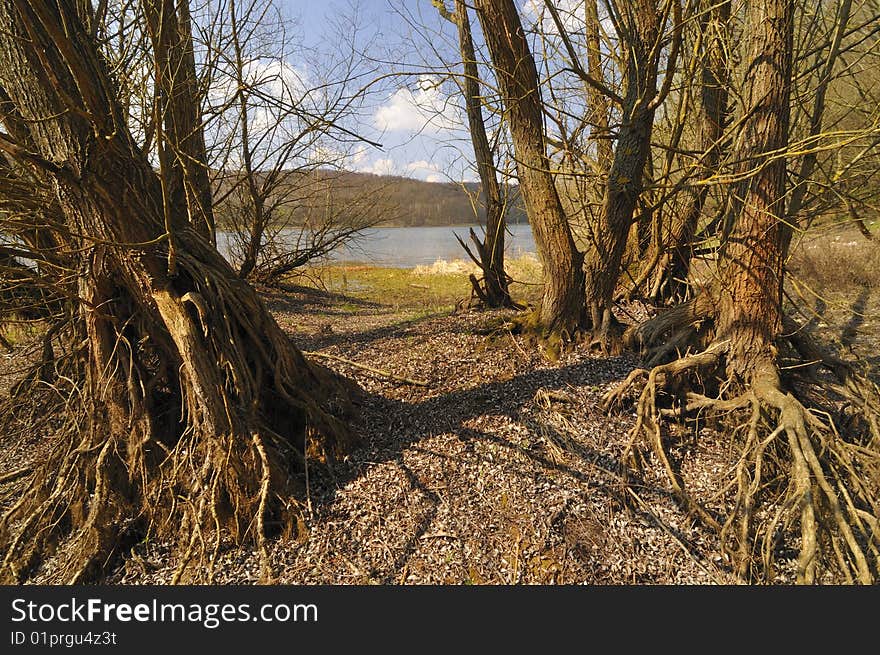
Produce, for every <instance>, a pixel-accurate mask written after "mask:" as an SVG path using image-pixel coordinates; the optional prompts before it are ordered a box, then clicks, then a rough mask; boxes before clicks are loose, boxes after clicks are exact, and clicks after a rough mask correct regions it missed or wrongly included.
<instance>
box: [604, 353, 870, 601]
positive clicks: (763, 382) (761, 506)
mask: <svg viewBox="0 0 880 655" xmlns="http://www.w3.org/2000/svg"><path fill="white" fill-rule="evenodd" d="M802 339H806V338H805V337H803V336H802ZM799 345H800V347H801V350H804V349H806V348H807V345H806V342H805V343H801V344H799ZM810 348H813V349H814V350H813V352H812V354H813V355H816V354H817V352H818V350H817V349H816V346H814V345H811V346H810ZM730 356H731V351H730V350H729V347H728V344H727V343H726V342H713V343H711V344H710V345H709V346H708V347H707V348H705V349H704V350H702V351H700V352H698V353H696V354H693V355H685V356H683V357H680V358H678V359H674V360H673V361H672V362H669V363H665V364H660V365H657V366H655V367H653V368H651V369H638V370H636V371H633V373H631V374H630V376H629V377H628V378H627V379H626V380H625V381H624V382H623V383H622V384H621V385H619V386H618V387H617V388H616V389H614V390H612V391H611V392H609V393H608V394H607V395H606V397H605V399H604V404H605V407H606V408H611V407H612V406H614V405H617V404H619V403H621V402H623V400H624V399H625V398H626V396H627V395H628V394H629V393H630V392H631V391H632V389H633V388H634V387H635V386H636V385H637V384H639V383H640V382H641V381H644V386H643V387H642V388H641V390H640V392H639V395H638V401H637V403H638V405H637V419H636V425H635V427H634V428H633V430H632V433H631V441H630V447H629V448H628V454H629V455H630V462H631V463H634V464H638V460H637V454H638V450H637V445H638V444H639V443H640V442H644V443H645V444H647V445H648V446H649V448H650V450H651V451H652V452H653V454H654V456H655V457H656V458H657V459H658V460H659V461H660V463H661V465H662V467H663V469H664V471H665V473H666V476H667V477H668V479H669V481H670V484H671V486H672V489H673V491H674V492H675V494H676V495H677V497H678V498H679V499H680V500H681V501H682V503H683V504H684V505H685V507H687V508H688V509H689V510H690V511H692V512H693V513H694V514H695V515H696V516H698V517H699V519H700V520H701V521H702V522H703V523H704V524H705V525H707V526H710V527H711V528H713V529H715V530H716V531H717V532H718V534H719V537H720V539H719V541H720V548H721V550H722V553H723V554H724V555H725V557H726V558H727V560H728V562H729V563H730V564H731V565H732V566H733V567H734V568H735V570H736V571H737V573H738V574H739V575H740V576H741V577H742V578H743V579H744V580H749V581H751V580H764V581H771V580H772V579H773V577H774V568H775V566H776V564H777V563H778V560H779V552H780V549H781V546H782V545H783V543H784V541H785V539H786V538H789V537H792V536H794V535H793V534H792V532H791V530H792V529H794V528H795V527H796V528H797V530H798V532H799V535H798V539H799V542H800V545H799V548H798V550H799V554H798V562H797V574H796V575H797V582H799V583H806V584H811V583H815V582H818V581H820V580H821V579H823V577H822V576H823V573H829V574H830V575H831V576H832V577H831V578H830V579H832V580H843V581H847V582H850V583H855V582H858V583H861V584H872V583H876V581H877V580H878V579H880V524H878V519H877V517H878V516H880V438H878V436H877V431H876V430H877V417H878V416H880V413H878V411H877V410H878V407H880V404H878V399H880V393H878V392H877V388H876V386H874V385H872V384H871V383H870V382H869V381H868V380H867V379H866V378H864V377H862V376H858V375H856V374H855V373H854V372H853V370H852V368H851V367H847V366H842V365H841V363H840V362H839V360H834V359H831V358H828V357H825V358H824V359H822V358H820V360H819V361H820V362H822V363H823V364H825V365H826V366H827V367H828V368H833V367H836V368H837V370H836V371H835V373H836V374H837V375H839V376H840V377H841V378H842V380H841V384H840V385H837V386H835V387H834V389H833V391H834V395H835V400H836V409H834V408H831V407H829V408H820V407H807V406H805V405H804V403H803V402H802V401H801V400H799V399H798V397H796V395H795V394H794V393H793V392H791V391H788V390H786V389H785V388H783V385H782V382H781V380H780V378H779V372H778V369H777V366H776V364H775V362H774V361H773V359H772V357H773V355H772V353H770V354H768V359H767V361H766V362H765V363H764V364H762V365H759V366H756V367H755V369H754V371H755V372H754V375H753V376H752V377H751V379H750V380H749V381H748V383H747V384H742V382H741V381H738V380H737V381H735V380H732V379H730V378H729V377H727V376H726V373H725V371H726V370H727V368H726V360H727V359H729V358H730ZM719 380H720V383H719ZM817 382H818V380H817V379H816V378H812V379H806V378H805V379H803V380H801V381H800V382H799V383H798V384H795V381H794V380H791V384H790V385H789V386H790V388H792V389H802V388H804V387H805V386H808V385H809V384H812V385H813V386H815V385H816V384H817ZM823 388H825V389H827V388H828V385H827V384H825V385H823ZM799 395H800V392H799ZM670 398H673V399H675V400H677V401H678V404H677V405H676V404H675V403H672V404H670V403H669V402H668V401H669V399H670ZM853 405H854V406H857V407H858V409H859V411H860V412H862V413H863V415H862V419H863V420H861V421H857V422H852V421H851V422H849V425H848V426H847V427H846V429H839V426H840V425H841V424H842V422H841V420H840V419H841V416H842V414H841V413H840V410H841V409H845V408H846V407H847V406H853ZM672 416H679V417H684V418H685V419H696V418H699V419H700V420H706V419H708V418H715V419H719V420H721V421H722V424H724V425H727V426H730V425H731V421H733V422H734V423H733V425H734V427H733V429H732V430H728V431H726V434H729V435H730V436H731V438H732V439H733V440H734V445H735V449H734V451H733V452H736V453H737V457H736V461H735V463H734V464H733V465H732V466H731V468H730V469H729V471H728V474H727V475H728V476H729V479H727V480H723V481H721V482H722V487H723V493H722V494H721V495H722V496H724V498H725V502H724V503H723V504H722V505H721V506H720V507H717V508H716V509H715V510H711V511H710V510H708V509H706V508H705V507H704V505H703V502H708V501H710V500H716V499H696V498H693V497H692V495H691V494H690V492H689V491H688V488H687V485H686V481H685V480H684V479H683V476H682V474H681V473H680V471H679V470H678V469H677V468H676V467H674V466H673V465H672V463H671V461H670V458H669V456H668V453H667V443H666V440H665V437H664V419H667V418H670V417H672ZM834 573H836V574H837V575H838V576H839V577H834ZM825 579H829V578H825Z"/></svg>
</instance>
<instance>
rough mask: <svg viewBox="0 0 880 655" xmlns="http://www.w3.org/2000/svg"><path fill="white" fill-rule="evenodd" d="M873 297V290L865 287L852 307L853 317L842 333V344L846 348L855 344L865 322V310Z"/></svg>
mask: <svg viewBox="0 0 880 655" xmlns="http://www.w3.org/2000/svg"><path fill="white" fill-rule="evenodd" d="M870 297H871V290H870V289H869V288H868V287H867V286H863V287H862V290H861V291H860V292H859V295H858V297H857V298H856V299H855V301H853V304H852V305H850V308H849V310H850V312H851V314H852V315H851V316H850V318H849V321H847V323H846V325H845V326H844V327H843V330H842V331H841V333H840V343H841V344H842V345H843V346H844V347H845V348H851V347H852V346H853V344H854V343H855V340H856V337H857V336H858V334H859V328H860V327H861V326H862V325H863V324H864V322H865V310H866V309H867V307H868V299H869V298H870Z"/></svg>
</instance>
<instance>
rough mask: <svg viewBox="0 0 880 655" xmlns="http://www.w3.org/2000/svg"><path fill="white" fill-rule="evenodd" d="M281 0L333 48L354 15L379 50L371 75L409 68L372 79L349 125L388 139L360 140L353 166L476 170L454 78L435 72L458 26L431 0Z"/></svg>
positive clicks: (450, 50)
mask: <svg viewBox="0 0 880 655" xmlns="http://www.w3.org/2000/svg"><path fill="white" fill-rule="evenodd" d="M278 1H279V2H280V3H281V4H282V6H283V7H284V11H285V12H286V13H287V14H288V15H289V16H290V17H291V18H294V19H296V21H297V23H298V29H297V30H296V32H297V34H298V35H299V36H300V38H302V39H303V41H304V44H305V45H306V46H307V47H315V48H318V49H319V50H320V49H326V48H328V47H329V48H330V49H331V50H332V49H333V48H334V45H335V44H334V41H335V40H336V39H338V38H340V33H341V32H344V31H346V29H347V28H346V25H348V26H350V25H351V24H352V23H351V17H352V16H355V15H356V16H357V18H356V19H355V20H354V24H356V25H357V28H358V44H359V45H360V46H361V47H362V48H363V49H364V50H365V52H366V53H367V54H368V55H369V57H371V58H373V61H369V62H367V63H366V64H365V67H366V68H369V69H370V70H371V71H373V73H372V75H370V76H368V78H370V79H372V78H375V77H380V76H383V75H387V74H389V73H391V72H392V71H393V72H395V73H401V72H402V73H404V75H400V76H397V75H395V76H391V77H386V78H384V79H382V80H381V82H380V83H379V84H377V85H376V86H375V87H373V90H372V92H371V93H370V95H369V97H368V100H367V102H366V104H365V106H364V107H363V109H362V111H361V113H360V115H359V116H358V117H357V119H356V120H354V121H353V123H352V124H350V125H349V126H350V127H354V128H356V130H357V131H358V133H359V134H362V135H363V136H365V137H367V138H369V139H371V140H373V141H377V142H379V143H381V144H382V147H381V148H376V147H372V146H359V147H355V148H354V149H353V150H352V151H351V153H350V157H349V160H348V162H347V167H348V168H352V169H355V170H360V171H368V172H373V173H377V174H395V175H404V176H408V177H415V178H418V179H423V180H429V181H459V180H462V179H467V180H473V179H475V178H476V175H475V172H474V171H472V170H470V158H471V153H470V142H469V140H468V135H467V132H466V131H465V129H464V120H463V119H464V117H463V112H462V109H461V102H460V99H459V98H458V97H457V94H456V92H455V91H456V88H455V85H454V84H453V83H451V82H450V81H449V80H448V79H446V80H444V79H443V77H442V76H439V75H437V74H436V73H437V71H438V70H439V69H440V61H439V57H438V55H442V56H446V57H454V56H455V52H454V48H455V44H456V41H455V38H456V33H455V31H454V27H453V26H452V25H451V24H449V23H447V22H446V21H444V20H443V19H441V18H440V16H439V14H438V12H437V10H436V9H435V8H434V7H433V6H432V5H431V2H430V0H360V1H359V2H353V1H351V0H322V1H319V2H315V1H310V0H278ZM449 4H450V5H451V3H449ZM340 21H342V23H343V26H342V27H341V28H340V27H339V25H338V23H339V22H340ZM420 25H421V26H422V27H419V26H420ZM432 50H433V52H432ZM453 61H454V59H453ZM290 63H291V65H293V66H299V65H301V62H290Z"/></svg>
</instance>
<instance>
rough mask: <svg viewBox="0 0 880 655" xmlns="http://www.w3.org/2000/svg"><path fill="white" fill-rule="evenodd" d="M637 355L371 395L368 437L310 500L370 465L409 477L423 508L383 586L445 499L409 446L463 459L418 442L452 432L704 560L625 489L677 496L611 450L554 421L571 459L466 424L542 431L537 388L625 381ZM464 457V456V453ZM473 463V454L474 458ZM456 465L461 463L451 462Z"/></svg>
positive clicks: (366, 402) (322, 498)
mask: <svg viewBox="0 0 880 655" xmlns="http://www.w3.org/2000/svg"><path fill="white" fill-rule="evenodd" d="M631 365H632V359H631V357H630V356H628V355H621V356H618V357H612V358H602V359H599V358H596V359H593V358H591V359H588V360H586V361H584V362H580V363H576V364H571V365H567V366H562V367H559V368H547V369H538V370H529V371H526V372H524V373H522V374H521V375H517V376H515V377H513V378H511V379H508V380H504V381H492V382H487V383H484V384H480V385H477V386H475V387H473V388H469V389H461V390H453V391H450V392H446V393H441V394H439V395H436V396H433V397H428V398H424V399H422V400H415V401H412V402H409V401H405V400H397V399H391V398H387V397H386V396H383V395H378V394H366V395H365V396H364V397H363V398H362V399H361V403H360V404H361V407H360V409H361V412H362V414H361V425H360V426H358V427H359V428H360V429H361V433H362V436H363V439H364V441H363V443H362V444H361V445H360V446H359V447H358V448H357V449H356V450H355V451H354V452H352V453H351V454H350V456H349V457H348V459H347V460H346V461H343V462H336V463H335V464H334V465H333V470H332V472H326V471H325V472H323V473H318V474H317V475H315V476H314V477H313V478H312V485H313V487H312V499H313V502H315V503H316V506H317V507H318V508H320V507H322V506H323V507H329V506H330V505H331V504H332V503H333V501H334V499H335V497H336V494H337V491H338V490H340V489H342V488H344V487H345V486H346V485H347V484H349V483H350V482H351V481H353V480H355V479H357V478H360V477H362V476H365V475H366V474H367V473H368V471H369V470H370V468H371V467H374V466H377V465H380V464H387V463H393V464H394V466H395V467H397V468H398V469H399V470H400V471H401V472H402V473H403V475H404V478H405V480H406V483H407V485H408V488H409V490H408V491H407V492H406V493H409V492H413V493H415V494H418V496H419V498H420V501H421V504H422V511H421V513H420V516H419V518H418V520H416V524H415V527H414V529H413V532H412V533H411V534H409V535H408V536H407V538H406V540H405V542H404V543H403V544H402V550H401V551H400V552H398V553H395V557H394V566H393V569H392V570H391V571H383V572H382V573H381V577H377V578H376V581H379V582H380V583H382V584H389V583H394V582H395V581H396V579H397V577H398V576H399V575H400V572H401V571H404V570H405V566H406V564H407V562H408V561H409V560H410V559H411V558H412V557H413V556H414V555H415V554H416V553H417V551H418V549H419V543H420V540H422V539H424V538H425V537H426V536H428V535H427V531H428V530H429V529H430V526H431V524H432V523H433V521H434V519H435V518H436V516H437V514H438V512H439V509H440V506H441V504H442V503H443V502H444V501H443V499H441V498H440V497H439V496H438V494H437V493H436V492H435V491H434V490H432V489H431V488H429V487H428V486H427V485H426V484H425V483H424V482H423V481H422V480H421V479H420V478H419V476H418V475H417V474H416V473H414V472H413V471H412V470H411V469H410V468H409V467H408V466H407V465H406V463H405V461H404V453H405V452H410V453H412V452H414V451H420V452H424V453H428V454H431V455H434V456H436V457H439V458H445V459H447V460H453V461H454V463H456V464H457V463H458V461H456V460H457V458H456V457H455V456H454V455H450V454H449V453H441V452H435V451H432V450H430V449H429V448H426V447H423V446H422V445H420V442H421V441H423V440H426V439H429V438H431V437H435V436H438V435H441V434H444V435H445V434H451V435H454V436H455V437H456V438H457V439H458V440H459V441H460V442H461V443H462V445H463V446H464V448H465V450H466V451H467V452H468V453H469V454H473V453H474V452H476V445H477V444H478V443H484V444H485V443H491V444H493V445H494V446H496V447H497V448H496V451H500V452H501V453H502V454H501V457H504V455H503V452H504V451H505V450H506V451H509V452H510V453H511V454H514V453H515V454H518V455H522V456H525V457H526V458H528V460H530V461H531V462H533V463H534V464H537V466H538V469H539V473H536V471H535V469H534V468H532V467H528V466H526V465H524V464H517V463H516V462H517V461H518V460H517V459H516V458H513V457H511V458H509V459H506V460H505V461H506V462H507V463H506V464H505V467H506V469H505V474H506V475H510V476H517V477H519V478H521V479H528V480H534V479H535V476H536V475H541V476H543V477H545V478H547V479H551V478H553V479H557V478H558V477H559V476H560V475H561V476H565V477H568V478H570V479H572V480H574V481H576V482H577V483H578V487H579V488H580V489H581V490H582V492H586V491H587V490H592V491H595V492H598V493H600V494H604V495H605V496H606V497H607V498H609V499H610V500H611V501H612V502H613V504H614V506H616V507H622V508H626V511H628V512H630V513H631V514H632V515H634V516H636V517H638V518H640V519H641V520H642V521H645V522H648V523H651V524H655V525H656V527H658V528H662V529H663V530H666V531H670V530H672V531H673V533H674V534H675V535H676V538H677V539H679V540H680V541H681V543H683V544H687V545H688V546H689V547H691V549H692V551H693V556H694V557H698V558H702V556H701V555H700V554H699V553H698V552H697V551H698V549H697V548H696V547H694V546H693V545H692V544H691V543H690V542H689V539H688V538H687V537H686V536H685V535H684V534H682V533H681V532H680V531H678V530H673V529H672V528H670V527H669V526H667V525H660V524H658V521H659V519H658V518H657V516H655V515H651V514H650V513H648V512H645V511H644V510H643V509H641V508H640V507H638V506H637V505H634V504H633V503H632V501H631V499H630V498H628V496H627V493H626V492H625V491H624V488H623V478H624V476H626V477H627V481H628V483H629V484H630V485H631V486H632V488H634V489H639V490H640V493H643V494H646V495H647V496H650V497H652V498H655V499H656V498H660V497H662V498H666V499H673V496H672V494H671V493H670V492H669V491H668V490H667V489H665V488H664V487H661V486H658V484H655V483H653V482H647V481H646V480H644V479H642V478H641V477H639V476H638V475H637V474H635V473H634V472H633V471H631V470H630V469H629V468H628V467H627V466H625V465H624V464H623V462H621V461H620V460H619V458H618V457H616V456H615V455H614V454H612V452H610V449H609V451H603V450H598V449H596V448H593V447H590V446H589V445H587V444H584V443H581V442H578V441H575V440H574V439H572V438H570V437H569V436H565V435H561V434H558V433H556V434H553V432H554V431H553V429H552V428H551V427H550V426H546V425H543V424H542V428H543V429H542V430H541V432H542V433H543V434H544V435H545V436H544V439H548V438H549V439H551V440H552V441H553V442H554V443H555V444H557V445H558V444H564V446H563V448H562V449H563V450H564V452H565V453H566V458H565V460H566V461H565V462H562V461H554V460H555V458H552V457H550V456H548V451H547V450H546V445H541V443H539V442H540V441H541V439H536V440H533V441H532V442H531V443H530V444H529V445H525V446H524V445H522V444H521V443H517V442H515V441H512V440H508V439H506V438H504V437H503V436H500V435H498V434H493V433H492V432H489V431H486V430H483V429H478V428H475V427H472V426H471V425H468V423H469V421H470V419H473V418H476V417H478V416H483V415H486V414H489V415H492V416H493V417H497V416H505V417H508V418H510V419H511V420H514V421H516V422H518V423H520V424H524V425H526V427H528V428H529V433H530V434H532V435H535V434H539V431H538V430H537V429H536V424H534V423H533V422H532V418H530V417H529V416H528V412H529V407H530V406H531V402H532V400H533V399H534V398H535V393H536V391H537V390H538V389H552V390H564V389H566V388H568V387H569V386H589V387H593V386H601V385H606V384H610V383H613V382H618V381H620V380H621V379H622V374H621V371H628V370H629V369H630V368H631ZM463 457H464V456H462V458H463ZM470 461H471V464H473V460H470ZM477 461H484V462H493V461H497V459H496V460H492V459H488V458H487V456H482V455H479V456H478V457H477ZM453 468H455V467H453Z"/></svg>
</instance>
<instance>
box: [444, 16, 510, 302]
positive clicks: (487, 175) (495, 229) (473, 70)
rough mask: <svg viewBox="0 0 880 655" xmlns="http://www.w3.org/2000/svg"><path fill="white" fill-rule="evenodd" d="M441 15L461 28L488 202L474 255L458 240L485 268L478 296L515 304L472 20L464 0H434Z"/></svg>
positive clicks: (473, 133) (467, 93)
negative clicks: (450, 1)
mask: <svg viewBox="0 0 880 655" xmlns="http://www.w3.org/2000/svg"><path fill="white" fill-rule="evenodd" d="M434 5H435V6H437V8H438V10H439V11H440V13H441V15H442V16H443V17H444V18H445V19H447V20H449V21H451V22H452V23H454V24H455V26H456V29H457V31H458V43H459V52H460V54H461V60H462V68H463V70H462V73H463V74H462V78H461V83H460V87H461V90H462V95H463V96H464V100H465V110H466V112H467V118H468V130H469V133H470V137H471V143H472V144H473V147H474V159H475V162H476V167H477V173H478V175H479V176H480V183H481V185H482V192H483V193H482V195H483V198H484V199H485V203H486V229H485V232H484V236H483V239H482V240H481V239H480V238H479V237H478V236H477V234H476V232H474V230H473V229H472V230H471V231H470V237H471V241H472V242H473V244H474V247H475V248H476V249H477V254H478V255H479V256H478V257H475V256H474V255H473V253H472V252H471V250H470V248H469V247H468V246H467V244H465V243H464V241H462V239H460V238H458V237H457V235H456V238H458V240H459V243H461V245H462V247H463V248H464V249H465V252H467V253H468V255H469V256H470V258H471V259H473V260H474V262H475V263H476V264H477V265H478V266H479V267H480V269H481V270H482V272H483V278H482V283H483V286H482V287H481V286H480V281H479V280H477V279H476V277H475V276H473V275H472V276H471V286H472V287H473V291H474V293H475V294H476V296H477V297H478V298H479V299H480V301H481V302H482V303H484V304H485V305H486V306H488V307H513V306H514V302H513V300H511V298H510V291H509V290H508V284H509V282H510V280H509V278H508V276H507V273H505V271H504V231H505V229H506V221H505V217H504V209H505V206H504V198H503V197H502V193H501V185H500V184H499V182H498V176H497V169H496V166H495V157H494V155H493V153H492V146H491V145H490V144H489V138H488V136H487V135H486V123H485V121H484V120H483V95H482V93H481V91H480V73H479V68H478V66H477V55H476V50H475V48H474V41H473V36H472V34H471V23H470V18H469V17H468V8H467V5H466V4H465V3H464V2H463V0H455V11H454V12H450V11H449V10H448V9H447V8H446V5H445V3H444V2H442V1H440V0H437V1H435V2H434Z"/></svg>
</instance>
